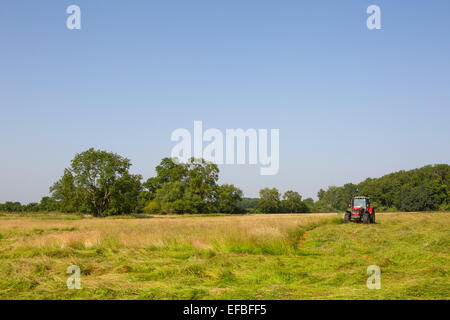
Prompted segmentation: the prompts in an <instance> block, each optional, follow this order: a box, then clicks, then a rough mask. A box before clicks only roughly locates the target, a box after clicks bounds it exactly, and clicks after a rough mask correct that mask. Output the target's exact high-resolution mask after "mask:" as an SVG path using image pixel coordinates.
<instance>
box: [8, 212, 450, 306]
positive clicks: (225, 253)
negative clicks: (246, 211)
mask: <svg viewBox="0 0 450 320" xmlns="http://www.w3.org/2000/svg"><path fill="white" fill-rule="evenodd" d="M342 222H343V218H342V217H338V216H336V214H307V215H304V214H303V215H302V214H283V215H244V216H222V215H219V216H142V217H141V218H134V217H118V218H116V217H115V218H92V217H88V216H76V215H64V214H28V215H26V216H23V215H14V214H0V298H1V299H355V298H360V299H449V298H450V281H449V269H450V261H449V257H450V249H449V248H450V213H389V214H378V215H377V224H376V225H363V224H354V223H352V224H343V223H342ZM71 265H77V266H79V267H80V269H81V289H79V290H77V289H75V290H69V289H68V288H67V285H66V281H67V278H68V277H69V275H68V274H66V270H67V268H68V267H69V266H71ZM369 265H377V266H379V267H380V268H381V271H382V278H381V283H382V287H381V289H380V290H369V289H368V288H367V286H366V280H367V278H368V276H369V275H368V274H367V273H366V269H367V267H368V266H369Z"/></svg>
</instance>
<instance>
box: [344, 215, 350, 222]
mask: <svg viewBox="0 0 450 320" xmlns="http://www.w3.org/2000/svg"><path fill="white" fill-rule="evenodd" d="M349 222H350V213H348V212H347V213H345V215H344V223H349Z"/></svg>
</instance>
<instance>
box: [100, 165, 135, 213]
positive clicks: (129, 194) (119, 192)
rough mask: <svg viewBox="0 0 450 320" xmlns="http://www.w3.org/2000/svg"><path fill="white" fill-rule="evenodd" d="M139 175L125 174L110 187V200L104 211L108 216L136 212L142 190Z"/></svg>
mask: <svg viewBox="0 0 450 320" xmlns="http://www.w3.org/2000/svg"><path fill="white" fill-rule="evenodd" d="M141 179H142V176H141V175H133V174H129V173H125V174H124V175H123V176H122V177H120V178H118V179H117V180H116V181H115V182H114V184H113V185H112V187H111V200H110V203H109V206H108V210H107V211H106V212H107V213H108V214H110V215H116V214H124V213H131V212H135V213H137V212H138V205H139V203H138V199H139V194H140V192H141V190H142V185H141Z"/></svg>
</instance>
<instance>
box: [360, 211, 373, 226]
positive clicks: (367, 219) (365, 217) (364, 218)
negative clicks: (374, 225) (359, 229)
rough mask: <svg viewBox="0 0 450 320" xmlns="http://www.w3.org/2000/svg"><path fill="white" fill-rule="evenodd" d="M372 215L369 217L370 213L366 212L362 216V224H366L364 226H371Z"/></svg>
mask: <svg viewBox="0 0 450 320" xmlns="http://www.w3.org/2000/svg"><path fill="white" fill-rule="evenodd" d="M370 220H371V219H370V215H369V213H368V212H366V213H364V214H363V216H362V222H363V223H364V224H369V223H370Z"/></svg>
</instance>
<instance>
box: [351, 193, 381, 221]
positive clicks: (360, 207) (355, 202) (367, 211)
mask: <svg viewBox="0 0 450 320" xmlns="http://www.w3.org/2000/svg"><path fill="white" fill-rule="evenodd" d="M350 221H353V222H362V223H364V224H369V223H375V208H374V207H372V206H371V205H370V198H369V197H359V196H357V197H354V198H353V199H352V201H351V203H350V208H349V209H347V211H346V212H345V216H344V222H345V223H348V222H350Z"/></svg>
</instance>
